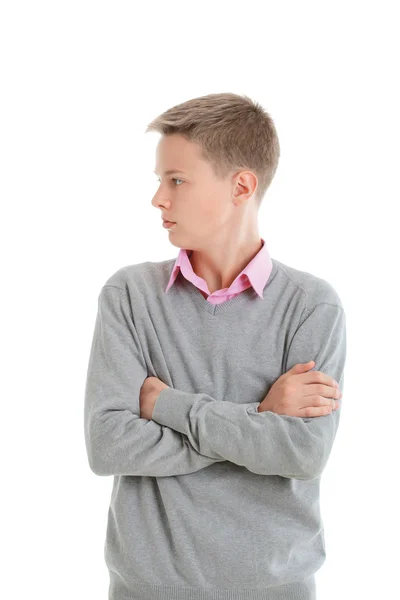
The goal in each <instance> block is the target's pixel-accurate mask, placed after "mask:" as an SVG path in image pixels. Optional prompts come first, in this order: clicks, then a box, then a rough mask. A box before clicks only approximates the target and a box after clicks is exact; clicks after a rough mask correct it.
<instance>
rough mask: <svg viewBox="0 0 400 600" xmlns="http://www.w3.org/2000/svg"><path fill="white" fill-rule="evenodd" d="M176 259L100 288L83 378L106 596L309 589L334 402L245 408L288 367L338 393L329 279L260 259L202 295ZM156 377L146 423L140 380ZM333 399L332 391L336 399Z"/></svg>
mask: <svg viewBox="0 0 400 600" xmlns="http://www.w3.org/2000/svg"><path fill="white" fill-rule="evenodd" d="M174 262H175V259H170V260H165V261H162V262H144V263H140V264H134V265H129V266H125V267H122V268H120V269H119V270H118V271H116V272H115V273H114V274H113V275H111V276H110V277H109V278H108V280H107V281H106V282H105V283H104V285H103V287H102V288H101V290H100V293H99V296H98V312H97V318H96V322H95V328H94V335H93V341H92V345H91V350H90V358H89V365H88V372H87V381H86V388H85V407H84V433H85V443H86V449H87V455H88V461H89V465H90V468H91V470H92V471H93V472H94V473H95V474H97V475H112V476H113V478H114V479H113V488H112V493H111V501H110V507H109V511H108V522H107V532H106V540H105V546H104V557H105V561H106V565H107V567H108V569H109V573H110V587H109V600H136V599H137V600H161V599H162V600H261V599H263V600H313V599H315V598H316V586H315V577H314V574H315V572H316V571H318V569H320V567H321V566H322V565H323V563H324V561H325V556H326V553H325V540H324V527H323V523H322V519H321V514H320V503H319V488H320V478H321V474H322V472H323V470H324V468H325V466H326V464H327V461H328V458H329V455H330V453H331V450H332V446H333V443H334V439H335V435H336V432H337V428H338V424H339V419H340V414H341V410H342V409H341V408H340V409H339V410H335V411H333V412H332V413H330V414H328V415H325V416H321V417H308V418H302V417H292V416H286V415H278V414H276V413H274V412H271V411H264V412H261V413H259V412H257V408H258V406H259V404H260V402H261V401H262V400H263V398H264V397H265V396H266V394H267V392H268V390H269V389H270V387H271V385H272V384H273V383H274V382H275V381H276V380H277V379H278V378H279V377H280V376H281V375H282V374H283V373H286V372H287V371H288V370H289V369H290V368H291V367H293V366H294V365H295V364H297V363H306V362H308V361H310V360H314V361H315V363H316V364H315V367H314V369H313V370H316V371H322V372H324V373H326V374H328V375H330V376H332V377H333V378H334V379H335V380H336V381H337V382H338V383H339V387H340V389H341V391H342V392H343V391H344V366H345V359H346V321H345V313H344V310H343V306H342V303H341V300H340V298H339V296H338V294H337V292H336V291H335V290H334V288H333V287H332V285H331V284H330V283H328V282H327V281H325V280H323V279H321V278H318V277H316V276H314V275H311V274H309V273H307V272H304V271H300V270H297V269H294V268H292V267H289V266H287V265H285V264H284V263H282V262H279V261H278V260H276V259H272V263H273V267H272V271H271V274H270V276H269V278H268V281H267V283H266V285H265V287H264V291H263V298H260V297H259V296H258V294H257V293H256V292H255V291H254V289H253V288H252V287H249V288H248V289H246V290H245V291H243V292H241V293H240V294H239V295H237V296H235V297H234V298H231V299H230V300H227V301H226V302H223V303H221V304H215V305H213V304H211V303H210V302H208V301H207V300H206V298H204V296H203V295H202V294H201V292H200V291H199V290H198V289H197V288H196V287H195V286H194V285H193V284H192V283H191V282H189V281H188V280H187V279H185V277H183V276H182V273H179V274H178V277H177V279H176V281H175V283H174V285H173V286H172V287H171V288H170V289H169V290H168V292H167V293H165V289H166V286H167V284H168V281H169V278H170V275H171V270H172V268H173V265H174ZM149 376H154V377H158V378H159V379H161V380H162V381H163V382H164V383H166V384H167V385H168V386H169V387H168V388H165V389H163V390H162V391H161V393H160V395H159V396H158V398H157V401H156V403H155V406H154V412H153V417H152V420H150V421H149V420H147V419H143V418H140V405H139V391H140V388H141V386H142V384H143V382H144V380H145V379H146V377H149ZM342 403H343V398H342V399H341V403H340V404H341V405H342Z"/></svg>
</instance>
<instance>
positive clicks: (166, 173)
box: [153, 169, 185, 175]
mask: <svg viewBox="0 0 400 600" xmlns="http://www.w3.org/2000/svg"><path fill="white" fill-rule="evenodd" d="M153 173H155V174H156V175H157V173H156V171H153ZM172 173H181V174H182V175H185V171H180V170H179V169H168V171H165V173H164V175H172Z"/></svg>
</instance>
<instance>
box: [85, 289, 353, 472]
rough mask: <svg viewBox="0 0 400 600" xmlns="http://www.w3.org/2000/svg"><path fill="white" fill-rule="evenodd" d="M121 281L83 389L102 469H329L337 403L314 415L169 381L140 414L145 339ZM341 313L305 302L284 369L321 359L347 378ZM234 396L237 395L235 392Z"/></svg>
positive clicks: (101, 321) (99, 327) (112, 292)
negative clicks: (227, 465)
mask: <svg viewBox="0 0 400 600" xmlns="http://www.w3.org/2000/svg"><path fill="white" fill-rule="evenodd" d="M129 314H130V313H129V302H128V298H127V295H126V291H125V290H124V289H122V288H119V287H116V286H113V285H105V286H103V288H102V290H101V292H100V295H99V298H98V313H97V317H96V323H95V330H94V335H93V341H92V347H91V352H90V358H89V366H88V373H87V381H86V389H85V415H84V428H85V442H86V448H87V453H88V459H89V465H90V467H91V469H92V470H93V471H94V472H95V473H96V474H98V475H146V476H153V477H163V476H172V475H184V474H187V473H193V472H195V471H198V470H200V469H203V468H205V467H207V466H209V465H211V464H214V463H215V462H223V461H230V462H233V463H235V464H237V465H240V466H243V467H245V468H247V469H248V470H249V471H252V472H253V473H257V474H261V475H280V476H281V477H288V478H297V479H314V478H316V477H318V476H319V475H320V474H321V472H322V470H323V469H324V467H325V465H326V462H327V460H328V458H329V454H330V452H331V449H332V446H333V442H334V439H335V436H336V432H337V428H338V424H339V417H340V410H337V411H332V413H330V414H328V415H325V416H321V417H314V418H311V417H310V418H300V417H291V416H285V415H277V414H275V413H273V412H270V411H264V412H262V413H259V412H257V408H258V406H259V402H249V399H248V398H245V397H243V399H242V400H243V401H242V403H238V402H237V401H235V402H231V401H219V400H216V399H215V398H213V397H211V396H209V395H207V394H202V393H194V394H193V393H188V392H184V391H182V390H177V389H174V388H170V387H166V388H164V389H163V390H162V391H161V392H160V394H159V395H158V397H157V400H156V402H155V405H154V410H153V415H152V420H147V419H142V418H140V406H139V391H140V387H141V385H142V383H143V381H144V380H145V379H146V377H147V376H148V373H147V368H146V364H145V361H144V357H143V354H142V352H141V347H140V341H139V339H138V335H137V332H136V330H135V327H134V324H133V320H132V318H131V317H130V316H129ZM345 354H346V328H345V314H344V311H343V309H342V308H341V307H340V306H337V305H333V304H329V303H320V304H318V305H316V306H315V307H313V308H312V309H310V310H309V311H308V312H307V315H306V318H305V319H304V320H303V321H302V323H301V324H300V326H299V327H298V329H297V331H296V333H295V334H294V336H293V339H292V340H291V343H290V346H289V349H288V354H287V359H286V369H285V371H286V370H288V369H290V368H291V367H292V366H293V365H295V364H296V363H305V362H308V361H309V360H311V359H312V360H314V361H315V363H316V364H315V367H314V368H315V369H316V370H318V371H323V372H324V373H327V374H329V375H331V376H332V377H333V378H334V379H336V381H338V383H339V386H340V388H341V390H342V391H343V386H344V375H343V371H344V364H345ZM235 400H237V398H235Z"/></svg>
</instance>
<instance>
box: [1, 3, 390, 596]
mask: <svg viewBox="0 0 400 600" xmlns="http://www.w3.org/2000/svg"><path fill="white" fill-rule="evenodd" d="M397 8H398V5H397V3H396V2H384V1H380V2H354V1H353V2H352V1H350V0H346V1H343V2H338V1H335V2H323V1H315V2H306V1H302V2H297V1H296V2H294V1H293V2H283V1H276V2H261V1H260V2H255V1H250V0H246V2H243V3H235V2H214V3H211V2H204V1H202V2H201V3H198V4H194V3H191V2H167V3H161V2H159V3H156V2H145V3H144V4H143V5H140V4H139V3H136V2H133V1H132V2H119V1H114V2H102V1H99V0H97V1H96V2H88V1H84V0H80V1H79V2H73V1H71V0H69V1H68V2H60V1H52V2H40V1H36V2H18V1H16V0H13V1H9V2H7V1H6V2H3V3H2V4H1V9H0V51H1V61H0V69H1V72H0V80H1V94H0V102H1V111H0V119H1V133H0V144H1V147H0V148H1V181H0V185H1V190H0V192H1V205H2V218H1V223H2V226H1V232H2V234H1V248H2V250H3V252H2V294H1V301H2V317H3V319H2V336H1V337H2V342H3V343H2V347H3V350H2V367H3V368H2V381H3V394H2V396H3V397H2V408H3V409H2V436H1V442H2V452H1V456H2V462H3V494H2V517H3V519H2V522H3V526H2V547H3V551H4V554H3V562H2V565H3V569H2V571H3V574H2V578H1V582H0V585H1V596H2V597H4V598H7V600H13V599H17V598H18V599H19V598H33V597H38V598H41V599H43V600H45V599H46V600H47V599H48V600H54V599H55V598H57V600H64V599H65V600H67V599H68V600H71V599H72V598H73V599H74V600H88V599H96V600H107V589H108V571H107V569H106V565H105V563H104V559H103V547H104V540H105V531H106V518H107V511H108V505H109V500H110V494H111V487H112V477H99V476H96V475H95V474H94V473H93V472H91V470H90V469H89V465H88V462H87V457H86V450H85V444H84V433H83V400H84V386H85V378H86V369H87V362H88V357H89V350H90V344H91V339H92V334H93V328H94V322H95V317H96V310H97V295H98V293H99V291H100V287H101V286H102V285H103V283H104V282H105V280H106V279H107V278H108V277H109V275H111V274H112V273H113V272H114V271H115V270H117V269H118V268H119V267H121V266H125V265H127V264H133V263H138V262H142V261H146V260H149V261H161V260H165V259H170V258H173V257H176V256H177V254H178V251H179V250H178V249H177V248H176V247H174V246H172V245H171V244H170V243H169V241H168V232H167V231H166V230H165V229H163V228H162V226H161V218H160V210H158V209H156V208H154V207H153V206H152V205H151V200H152V197H153V194H154V193H155V191H156V189H157V182H156V176H155V175H154V173H153V169H154V168H155V146H156V143H157V141H158V139H159V137H158V134H155V133H149V134H145V133H144V131H145V129H146V126H147V124H148V123H149V122H150V121H151V120H152V119H154V118H155V117H156V116H157V115H159V114H160V113H161V112H163V111H165V110H166V109H167V108H169V107H171V106H173V105H175V104H178V103H180V102H183V101H185V100H188V99H190V98H193V97H196V96H201V95H205V94H209V93H218V92H234V93H239V94H246V95H248V96H250V97H251V98H252V99H254V100H256V101H257V102H259V103H261V104H262V105H263V106H264V108H265V109H266V110H267V111H268V112H269V113H270V114H271V116H272V118H273V119H274V121H275V124H276V127H277V130H278V134H279V139H280V144H281V159H280V163H279V167H278V171H277V173H276V175H275V178H274V180H273V183H272V185H271V187H270V189H269V190H268V192H267V194H266V196H265V197H264V200H263V203H262V208H261V210H260V213H259V229H260V234H261V236H262V237H264V239H265V240H266V242H267V245H268V250H269V252H270V254H271V255H272V257H274V258H276V259H278V260H280V261H283V262H284V263H286V264H289V265H291V266H293V267H295V268H298V269H301V270H306V271H308V272H311V273H313V274H315V275H317V276H319V277H322V278H324V279H326V280H327V281H329V282H330V283H331V284H332V285H333V286H334V287H335V289H336V291H337V292H338V294H339V295H340V297H341V299H342V303H343V306H344V309H345V312H346V318H347V362H346V369H345V388H344V395H343V399H342V403H341V404H342V416H341V424H340V428H339V431H338V434H337V437H336V441H335V446H334V450H333V452H332V455H331V458H330V460H329V463H328V466H327V468H326V470H325V472H324V474H323V477H322V490H321V513H322V516H323V521H324V527H325V539H326V550H327V559H326V562H325V564H324V566H323V567H322V568H321V569H320V571H318V572H317V575H316V578H317V590H318V600H337V598H341V599H342V600H353V599H354V598H363V599H367V598H374V599H375V598H393V597H394V596H395V595H396V593H398V575H399V571H398V560H399V551H398V547H399V546H398V544H399V542H398V540H399V533H400V532H399V517H398V515H399V510H398V507H399V505H400V502H399V499H400V498H399V494H398V491H396V490H397V485H398V476H399V447H398V446H399V444H398V441H399V434H398V431H399V381H398V363H399V333H400V328H399V317H398V312H399V310H398V309H399V296H398V291H397V290H398V288H399V281H398V280H399V258H400V252H399V217H398V210H397V209H398V204H399V200H400V195H399V189H400V186H399V166H398V165H399V134H400V127H399V105H400V98H399V90H398V82H399V75H398V73H399V70H398V56H399V51H400V47H399V36H398V30H399V21H398V19H396V17H395V15H396V10H397Z"/></svg>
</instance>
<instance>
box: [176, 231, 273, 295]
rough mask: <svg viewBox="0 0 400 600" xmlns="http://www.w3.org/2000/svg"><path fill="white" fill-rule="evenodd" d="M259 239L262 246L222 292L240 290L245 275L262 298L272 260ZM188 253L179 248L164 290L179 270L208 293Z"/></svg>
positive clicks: (265, 246) (189, 252)
mask: <svg viewBox="0 0 400 600" xmlns="http://www.w3.org/2000/svg"><path fill="white" fill-rule="evenodd" d="M260 239H261V241H262V243H263V245H262V248H261V249H260V250H259V252H258V253H257V254H256V255H255V256H254V258H252V260H251V261H250V262H249V263H248V264H247V265H246V267H245V268H244V269H243V270H242V271H241V272H240V273H239V275H238V276H237V277H236V278H235V279H234V281H233V282H232V283H231V285H230V286H229V288H228V289H227V290H225V291H224V294H229V293H231V294H232V293H235V292H239V291H242V289H243V288H242V287H241V284H240V282H241V280H242V279H243V277H245V276H247V277H248V279H249V281H250V284H251V285H252V286H253V288H254V290H255V291H256V292H257V294H258V295H259V296H260V298H263V290H264V287H265V285H266V283H267V281H268V278H269V276H270V274H271V271H272V260H271V256H270V254H269V252H268V249H267V245H266V243H265V240H264V239H263V238H260ZM190 254H191V250H189V251H188V250H186V249H185V248H181V249H180V251H179V254H178V256H177V258H176V261H175V264H174V266H173V268H172V271H171V276H170V279H169V282H168V285H167V287H166V289H165V292H168V290H169V288H170V287H171V286H172V285H173V283H174V281H175V280H176V278H177V277H178V273H179V272H181V273H182V275H183V276H184V277H185V278H186V279H187V280H188V281H191V282H192V283H193V284H194V285H196V286H197V287H199V288H201V289H203V291H204V292H206V293H208V294H209V290H208V289H207V284H206V282H205V281H204V279H203V278H202V277H199V276H198V275H196V273H195V272H194V271H193V267H192V264H191V262H190V260H189V256H190Z"/></svg>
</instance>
